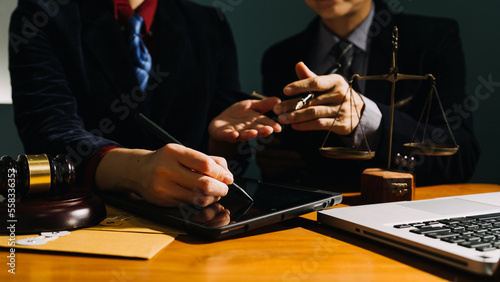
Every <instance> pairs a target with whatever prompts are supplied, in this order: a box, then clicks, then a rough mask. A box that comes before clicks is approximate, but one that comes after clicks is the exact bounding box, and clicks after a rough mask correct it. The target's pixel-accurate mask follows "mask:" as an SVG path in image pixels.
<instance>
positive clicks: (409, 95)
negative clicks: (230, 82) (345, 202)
mask: <svg viewBox="0 0 500 282" xmlns="http://www.w3.org/2000/svg"><path fill="white" fill-rule="evenodd" d="M305 2H306V4H307V5H308V6H309V7H310V8H311V9H312V10H314V11H315V12H316V13H317V14H318V16H317V17H316V18H315V19H314V20H313V21H312V22H311V23H310V24H309V26H308V27H307V28H306V29H305V30H304V31H302V32H300V33H298V34H297V35H295V36H292V37H290V38H288V39H285V40H283V41H282V42H279V43H277V44H275V45H274V46H272V47H271V48H269V49H268V50H267V51H266V53H265V55H264V57H263V61H262V74H263V94H265V95H267V96H278V97H280V98H281V99H283V100H284V101H283V102H282V103H280V104H278V105H276V106H275V108H274V111H275V112H276V113H277V114H278V115H279V118H278V121H279V122H280V123H281V124H284V125H286V128H285V130H284V131H283V132H282V133H280V134H279V135H272V136H271V139H269V140H267V141H266V144H264V145H263V146H260V150H257V161H258V163H259V165H260V167H261V171H262V175H263V178H264V179H265V180H268V181H280V182H294V183H300V184H304V185H315V184H318V185H322V186H324V185H325V184H326V185H329V186H331V185H337V186H338V187H341V186H344V185H345V186H347V188H349V187H358V186H359V181H360V175H361V173H362V171H363V170H364V169H365V168H370V167H380V168H387V165H388V158H390V160H391V167H390V168H391V169H396V170H402V171H412V172H414V174H415V180H416V184H417V185H430V184H440V183H456V182H466V181H467V180H468V179H469V178H470V177H472V175H473V173H474V170H475V166H476V163H477V160H478V157H479V149H478V145H477V141H476V139H475V137H474V133H473V128H472V113H471V112H466V111H465V110H464V109H462V108H463V107H462V105H463V104H464V103H465V101H466V93H465V63H464V54H463V51H462V47H461V42H460V38H459V30H458V25H457V23H456V22H455V21H454V20H450V19H442V18H432V17H424V16H416V15H408V14H404V13H400V12H393V11H390V10H389V9H388V7H387V5H386V4H385V3H384V2H382V1H379V0H375V1H372V0H355V1H319V0H305ZM395 8H396V10H398V11H400V10H401V7H395ZM395 26H397V28H398V34H399V46H398V60H397V66H396V67H398V72H399V73H401V74H414V75H425V74H432V75H433V76H434V77H435V78H436V86H437V90H438V94H439V96H440V100H441V102H442V105H443V109H444V112H445V113H446V115H447V120H448V122H449V125H450V127H451V129H452V132H453V136H452V135H451V134H449V130H448V128H447V126H446V122H445V120H444V118H443V114H442V112H441V110H440V108H439V106H438V103H437V102H436V100H433V102H432V107H431V112H430V116H429V120H428V125H427V127H426V128H425V126H424V124H425V123H424V122H425V119H423V120H422V122H421V123H420V126H419V127H418V131H417V134H416V135H415V136H416V139H415V142H417V141H421V140H422V138H424V137H423V136H424V135H423V132H424V131H425V133H426V135H425V141H426V142H428V143H447V144H451V145H453V144H454V141H453V137H454V138H455V139H456V143H457V145H458V146H459V150H458V152H457V153H456V154H455V155H453V156H445V157H443V156H429V155H420V154H413V153H410V152H408V151H407V150H405V148H404V146H403V144H404V143H409V142H410V141H411V140H412V136H413V134H414V132H415V129H416V128H417V124H418V120H419V117H420V114H421V112H422V110H423V107H424V105H425V101H426V98H427V97H428V94H429V90H430V89H431V88H430V86H431V85H430V82H429V81H426V80H405V81H399V82H397V83H396V94H395V113H394V127H393V128H394V133H393V141H392V142H393V143H392V152H391V155H390V156H389V137H390V134H389V133H390V106H389V105H390V92H391V91H390V83H388V82H385V81H375V80H367V81H361V80H359V81H356V80H354V83H353V88H354V89H355V90H356V92H353V93H354V94H353V95H352V96H349V95H347V96H346V93H347V89H348V83H347V81H346V79H344V78H343V77H342V76H341V75H339V74H325V73H324V72H325V70H327V69H330V68H331V66H332V65H334V64H335V63H336V61H338V60H340V58H341V57H340V55H339V56H338V57H335V51H334V50H335V48H336V47H335V46H340V45H342V44H344V45H345V46H351V47H350V48H352V49H350V50H351V51H352V50H354V51H352V53H353V54H354V55H353V56H351V58H352V60H351V61H349V64H350V71H351V74H354V73H356V74H359V75H361V76H367V75H379V74H387V73H389V71H390V68H391V63H392V50H393V45H392V36H393V30H394V27H395ZM351 43H352V44H351ZM330 50H332V51H330ZM343 50H345V49H343ZM337 54H340V53H338V52H337ZM344 54H345V53H344ZM341 69H342V66H341ZM349 78H351V76H350V75H349V76H348V79H349ZM308 91H315V92H316V93H317V94H316V96H315V98H314V99H313V100H311V101H310V102H309V103H308V104H307V105H306V106H305V107H303V108H302V109H300V110H295V106H296V104H297V102H298V100H299V98H297V97H298V96H297V95H300V94H303V93H306V92H308ZM344 97H345V100H344ZM342 101H343V103H342ZM341 103H342V107H341V111H340V116H339V119H338V120H336V122H335V126H334V127H333V128H331V132H332V134H330V137H329V138H328V139H327V143H326V144H325V147H330V146H333V147H336V146H338V147H350V146H353V145H354V146H356V147H357V148H361V149H364V150H367V149H368V148H367V147H369V148H370V150H373V151H375V157H374V158H373V159H371V160H368V161H366V160H363V161H359V160H345V159H331V158H326V157H323V156H321V155H320V153H319V152H318V148H320V147H321V146H322V143H323V141H324V140H325V137H326V135H327V132H328V130H330V126H331V125H332V121H333V118H334V117H335V115H336V113H337V111H338V109H339V105H341ZM350 109H353V110H352V111H350ZM356 111H357V112H358V113H357V114H356ZM360 124H361V126H360ZM364 137H366V140H367V143H368V145H366V143H365V140H364ZM258 148H259V147H258ZM398 153H399V154H400V155H401V156H407V157H408V158H409V159H411V158H412V157H413V158H414V161H415V162H414V163H413V164H414V167H412V166H406V167H402V165H401V163H398V162H395V159H396V154H398Z"/></svg>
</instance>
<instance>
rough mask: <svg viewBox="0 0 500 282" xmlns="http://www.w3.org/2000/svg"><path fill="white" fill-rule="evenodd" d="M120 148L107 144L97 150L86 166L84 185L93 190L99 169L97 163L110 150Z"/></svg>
mask: <svg viewBox="0 0 500 282" xmlns="http://www.w3.org/2000/svg"><path fill="white" fill-rule="evenodd" d="M116 148H120V147H116V146H106V147H102V148H101V149H99V151H97V152H96V153H95V154H94V155H92V157H91V158H90V159H89V161H88V162H87V165H86V166H85V172H84V175H83V177H84V179H83V187H84V188H86V189H89V190H93V188H94V184H95V183H94V179H95V173H96V170H97V165H98V164H99V162H100V161H101V159H102V158H103V157H104V155H106V154H107V153H108V152H109V151H111V150H113V149H116Z"/></svg>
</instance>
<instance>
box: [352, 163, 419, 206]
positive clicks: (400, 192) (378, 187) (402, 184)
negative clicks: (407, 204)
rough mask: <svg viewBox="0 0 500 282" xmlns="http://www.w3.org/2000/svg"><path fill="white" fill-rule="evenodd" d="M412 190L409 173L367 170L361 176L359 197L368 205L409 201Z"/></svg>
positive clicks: (412, 179)
mask: <svg viewBox="0 0 500 282" xmlns="http://www.w3.org/2000/svg"><path fill="white" fill-rule="evenodd" d="M414 188H415V181H414V177H413V175H412V174H411V173H406V172H398V171H392V170H384V169H381V168H368V169H365V170H364V171H363V173H362V174H361V197H362V198H363V200H364V201H366V202H368V203H385V202H396V201H411V200H413V199H414V197H415V189H414Z"/></svg>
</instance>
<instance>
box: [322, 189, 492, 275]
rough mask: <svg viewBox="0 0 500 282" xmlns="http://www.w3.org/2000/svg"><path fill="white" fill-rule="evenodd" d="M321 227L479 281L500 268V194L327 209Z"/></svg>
mask: <svg viewBox="0 0 500 282" xmlns="http://www.w3.org/2000/svg"><path fill="white" fill-rule="evenodd" d="M318 221H319V222H320V223H322V224H324V225H328V226H333V227H335V228H339V229H342V230H345V231H348V232H352V233H354V234H358V235H361V236H364V237H366V238H370V239H373V240H376V241H379V242H382V243H385V244H388V245H391V246H394V247H397V248H401V249H403V250H406V251H409V252H412V253H415V254H418V255H421V256H424V257H427V258H430V259H433V260H436V261H439V262H442V263H445V264H448V265H451V266H454V267H457V268H460V269H463V270H466V271H469V272H472V273H476V274H479V275H485V276H492V275H494V273H495V271H497V270H498V268H499V267H498V265H499V264H500V192H494V193H484V194H475V195H467V196H455V197H444V198H437V199H431V200H417V201H404V202H390V203H381V204H371V205H362V206H353V207H343V208H335V209H328V210H323V211H319V212H318Z"/></svg>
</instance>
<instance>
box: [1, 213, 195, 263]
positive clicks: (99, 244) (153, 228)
mask: <svg viewBox="0 0 500 282" xmlns="http://www.w3.org/2000/svg"><path fill="white" fill-rule="evenodd" d="M106 209H107V216H106V219H105V220H103V221H102V222H101V224H99V225H96V226H93V227H89V228H83V229H79V230H73V231H70V234H69V235H66V236H61V237H58V238H57V239H55V240H52V241H48V242H47V243H45V244H43V245H38V246H21V245H15V246H11V245H9V238H10V236H8V235H6V236H0V247H7V248H12V247H14V248H19V249H32V250H43V251H58V252H70V253H82V254H97V255H109V256H122V257H131V258H143V259H150V258H152V257H153V256H154V255H156V254H157V253H158V252H159V251H160V250H162V249H163V248H165V247H166V246H167V245H168V244H170V243H171V242H172V241H174V240H175V237H176V236H177V235H180V234H185V233H184V232H182V231H179V230H177V229H173V228H170V227H167V226H163V225H160V224H156V223H154V222H151V221H149V220H146V219H143V218H140V217H134V216H132V215H131V214H130V213H126V212H123V211H121V210H118V209H116V208H113V207H109V206H107V207H106ZM37 236H40V234H33V235H22V236H21V235H20V236H16V240H19V239H24V238H28V237H37ZM11 244H12V243H11Z"/></svg>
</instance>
